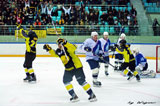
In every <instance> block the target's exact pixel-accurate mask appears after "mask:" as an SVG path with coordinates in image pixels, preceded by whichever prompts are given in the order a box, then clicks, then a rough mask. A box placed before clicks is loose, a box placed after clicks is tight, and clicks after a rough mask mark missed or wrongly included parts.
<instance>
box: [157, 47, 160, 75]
mask: <svg viewBox="0 0 160 106" xmlns="http://www.w3.org/2000/svg"><path fill="white" fill-rule="evenodd" d="M156 72H157V73H160V46H156Z"/></svg>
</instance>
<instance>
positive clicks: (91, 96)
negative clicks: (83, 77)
mask: <svg viewBox="0 0 160 106" xmlns="http://www.w3.org/2000/svg"><path fill="white" fill-rule="evenodd" d="M88 100H89V101H90V102H95V101H97V98H96V96H95V94H91V95H90V97H89V98H88Z"/></svg>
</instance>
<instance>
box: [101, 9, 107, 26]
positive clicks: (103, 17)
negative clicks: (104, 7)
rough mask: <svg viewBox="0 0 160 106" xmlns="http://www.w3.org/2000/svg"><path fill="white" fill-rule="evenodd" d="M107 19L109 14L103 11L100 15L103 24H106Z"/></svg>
mask: <svg viewBox="0 0 160 106" xmlns="http://www.w3.org/2000/svg"><path fill="white" fill-rule="evenodd" d="M106 19H107V14H106V13H104V12H103V13H102V15H101V16H100V20H101V24H102V25H104V24H105V21H106Z"/></svg>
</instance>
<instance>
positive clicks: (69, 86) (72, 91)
mask: <svg viewBox="0 0 160 106" xmlns="http://www.w3.org/2000/svg"><path fill="white" fill-rule="evenodd" d="M65 87H66V89H67V91H68V93H69V94H70V95H71V96H72V97H73V96H74V95H76V94H75V92H74V90H73V85H72V84H71V83H67V84H65Z"/></svg>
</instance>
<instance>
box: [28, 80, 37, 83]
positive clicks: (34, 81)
mask: <svg viewBox="0 0 160 106" xmlns="http://www.w3.org/2000/svg"><path fill="white" fill-rule="evenodd" d="M28 83H29V84H35V83H37V82H36V81H31V82H28Z"/></svg>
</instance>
